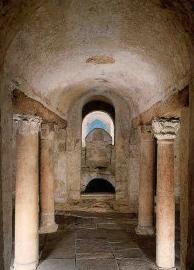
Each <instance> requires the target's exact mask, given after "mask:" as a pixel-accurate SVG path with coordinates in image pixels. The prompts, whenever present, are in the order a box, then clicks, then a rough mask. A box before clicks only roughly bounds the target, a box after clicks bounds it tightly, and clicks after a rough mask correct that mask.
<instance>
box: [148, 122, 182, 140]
mask: <svg viewBox="0 0 194 270" xmlns="http://www.w3.org/2000/svg"><path fill="white" fill-rule="evenodd" d="M152 128H153V133H154V136H155V137H156V138H157V139H158V140H174V139H175V138H176V136H177V132H178V130H179V128H180V120H179V119H178V118H158V119H154V120H153V121H152Z"/></svg>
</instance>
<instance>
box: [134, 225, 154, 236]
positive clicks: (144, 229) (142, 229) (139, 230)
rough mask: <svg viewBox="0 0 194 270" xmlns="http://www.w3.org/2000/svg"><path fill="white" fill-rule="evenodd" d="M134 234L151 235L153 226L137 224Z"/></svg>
mask: <svg viewBox="0 0 194 270" xmlns="http://www.w3.org/2000/svg"><path fill="white" fill-rule="evenodd" d="M135 232H136V234H139V235H153V234H154V228H153V227H152V226H140V225H138V226H137V227H136V229H135Z"/></svg>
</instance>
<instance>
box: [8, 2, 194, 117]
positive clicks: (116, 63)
mask: <svg viewBox="0 0 194 270" xmlns="http://www.w3.org/2000/svg"><path fill="white" fill-rule="evenodd" d="M41 2H42V3H41ZM190 45H191V44H190V40H189V35H188V33H186V32H185V30H184V28H183V26H182V25H181V23H180V21H179V20H178V18H177V16H176V14H175V13H174V12H173V11H171V10H170V9H167V8H165V7H164V6H163V5H162V4H161V1H159V0H150V1H147V0H141V1H140V0H132V1H128V0H83V1H80V0H65V1H64V0H53V1H40V5H39V6H38V7H37V8H36V9H34V10H33V12H32V13H31V14H30V15H29V16H27V18H26V21H25V23H24V24H23V25H22V27H20V29H19V30H18V31H17V33H16V34H15V36H14V38H13V40H12V42H11V43H10V45H9V48H8V50H7V54H6V59H5V71H6V73H7V74H8V76H9V77H10V78H11V79H12V80H14V81H17V83H18V85H19V87H20V88H21V90H22V91H24V92H26V93H27V94H28V95H29V96H31V97H33V98H35V99H36V100H39V101H41V102H42V103H43V104H45V105H47V106H48V107H50V108H51V109H53V110H54V111H56V112H58V113H59V114H60V115H62V116H64V117H66V113H67V111H68V109H69V107H70V106H71V104H72V102H73V101H74V100H75V99H76V98H78V97H79V96H81V95H83V94H84V93H85V92H86V91H89V90H91V91H92V90H94V89H100V90H101V91H102V92H103V91H104V90H107V89H110V90H111V91H115V92H117V93H119V94H120V95H121V96H123V97H124V98H125V99H126V100H127V101H129V102H130V106H132V113H133V116H136V115H138V114H139V113H141V112H143V111H145V110H147V109H149V108H150V107H151V106H152V105H153V104H154V103H156V102H157V101H159V100H161V99H164V98H165V97H168V96H169V95H171V94H173V93H174V92H176V91H178V90H181V89H182V88H183V87H185V86H186V85H187V84H188V82H189V79H190V59H189V49H190Z"/></svg>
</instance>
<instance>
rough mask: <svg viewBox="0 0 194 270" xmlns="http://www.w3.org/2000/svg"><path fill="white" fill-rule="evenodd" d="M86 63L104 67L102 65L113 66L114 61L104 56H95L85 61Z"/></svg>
mask: <svg viewBox="0 0 194 270" xmlns="http://www.w3.org/2000/svg"><path fill="white" fill-rule="evenodd" d="M86 63H89V64H94V65H99V64H101V65H104V64H114V63H115V59H114V58H113V57H111V56H106V55H95V56H91V57H89V58H88V59H87V60H86Z"/></svg>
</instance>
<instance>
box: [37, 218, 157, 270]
mask: <svg viewBox="0 0 194 270" xmlns="http://www.w3.org/2000/svg"><path fill="white" fill-rule="evenodd" d="M56 221H57V223H58V224H59V228H58V231H57V232H56V233H53V234H48V235H44V236H43V235H42V236H41V239H40V240H41V241H40V248H41V259H40V265H39V267H38V270H154V269H157V267H156V265H155V238H154V237H142V236H138V235H136V233H135V226H136V218H135V217H134V216H129V215H127V214H123V215H120V214H117V215H92V216H91V215H89V214H76V215H72V214H70V213H69V214H68V215H65V216H62V215H59V216H57V217H56Z"/></svg>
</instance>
